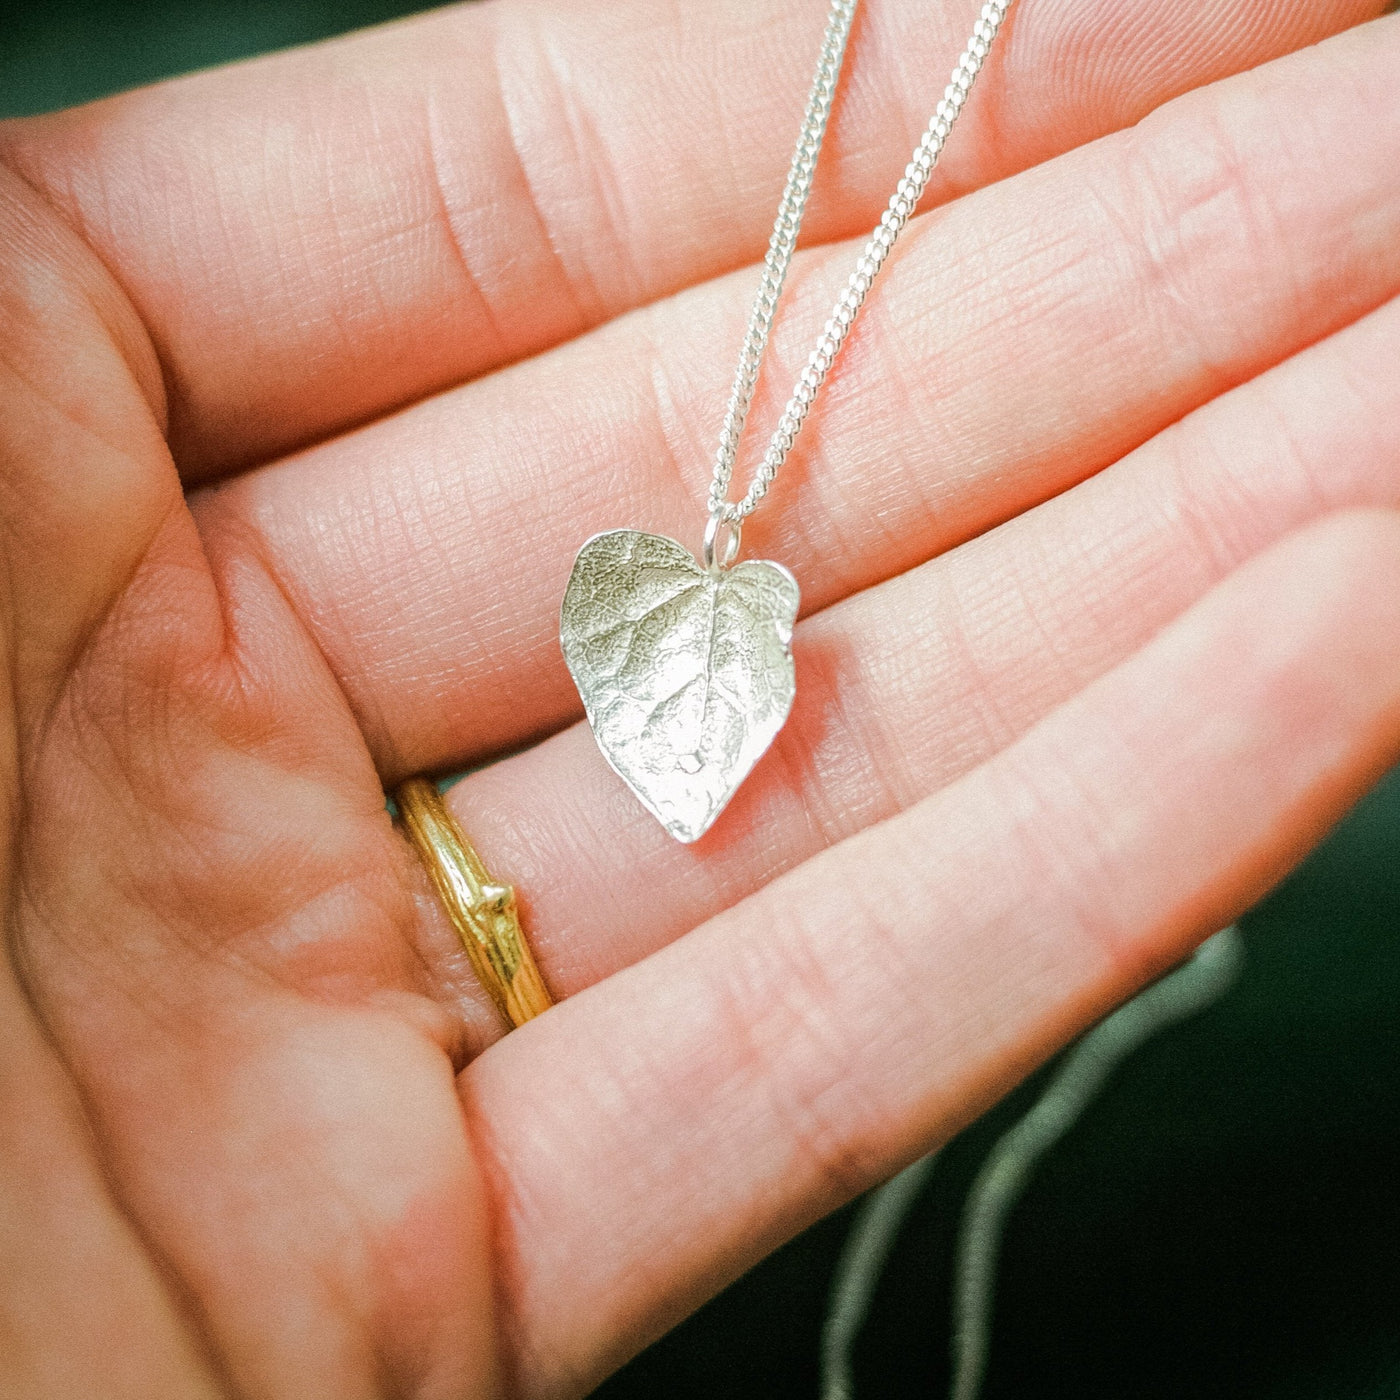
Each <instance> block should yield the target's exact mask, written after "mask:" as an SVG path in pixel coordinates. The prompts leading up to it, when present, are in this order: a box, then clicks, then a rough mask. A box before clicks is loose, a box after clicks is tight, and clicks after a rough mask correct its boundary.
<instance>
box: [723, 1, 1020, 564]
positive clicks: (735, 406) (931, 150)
mask: <svg viewBox="0 0 1400 1400" xmlns="http://www.w3.org/2000/svg"><path fill="white" fill-rule="evenodd" d="M856 4H857V0H832V4H831V14H830V16H829V17H828V19H827V24H826V34H825V36H824V38H823V40H822V50H821V57H820V58H819V60H818V62H817V72H816V76H815V78H814V79H813V80H812V91H811V95H810V96H809V97H808V99H807V111H806V113H805V114H804V116H803V119H802V131H801V133H800V134H799V136H798V138H797V150H796V151H795V152H794V154H793V158H792V166H791V168H790V169H789V171H788V178H787V185H786V186H785V188H784V189H783V197H782V200H781V202H780V203H779V205H778V217H777V220H776V222H775V223H774V225H773V236H772V238H771V239H770V240H769V243H768V255H767V257H765V259H764V261H763V277H762V280H761V281H760V283H759V288H758V296H757V297H756V298H755V300H754V305H753V311H752V312H751V313H750V315H749V325H748V331H747V333H746V334H745V336H744V346H743V349H742V351H741V352H740V355H739V365H738V368H737V369H736V371H735V373H734V387H733V389H732V390H731V391H730V395H729V406H728V408H727V409H726V411H725V415H724V426H723V428H722V429H721V431H720V440H719V450H718V452H717V453H716V455H715V474H714V480H713V481H712V482H711V485H710V500H709V505H710V523H709V526H708V528H707V529H706V531H705V550H704V553H705V562H706V563H707V564H708V565H713V564H714V563H715V555H716V550H715V546H716V540H717V537H718V536H720V535H721V534H723V535H724V536H725V539H724V543H723V545H722V547H721V548H720V549H719V560H718V562H719V564H720V566H721V567H723V566H725V565H727V564H730V563H732V562H733V560H734V558H735V556H736V555H737V554H738V552H739V530H740V527H741V526H742V525H743V523H744V521H745V520H746V519H748V517H749V516H750V515H752V514H753V512H754V510H755V509H756V508H757V506H758V503H759V502H760V501H761V500H762V499H763V498H764V496H766V495H767V494H768V488H769V487H770V486H772V484H773V481H774V479H775V478H776V477H777V475H778V471H779V469H780V468H781V467H782V465H783V462H784V461H785V460H786V458H787V455H788V453H789V452H790V451H791V450H792V444H793V441H794V439H795V438H796V437H797V433H798V430H799V429H800V428H801V427H802V424H803V421H804V420H805V419H806V417H807V414H808V411H809V410H810V409H811V407H812V404H813V402H814V401H815V399H816V397H817V392H818V390H820V388H821V386H822V382H823V381H824V380H825V379H826V376H827V373H828V371H829V370H830V369H831V366H832V362H833V361H834V360H835V359H836V355H837V352H838V351H839V350H840V349H841V346H842V344H843V343H844V341H845V339H846V336H847V335H848V334H849V333H850V329H851V326H852V325H853V324H854V322H855V319H856V315H857V313H858V312H859V311H860V308H861V305H862V304H863V303H864V301H865V298H866V295H867V294H868V293H869V291H870V286H871V283H873V282H874V280H875V277H876V274H877V273H878V272H879V271H880V268H881V266H882V265H883V264H884V261H885V259H886V258H887V257H889V254H890V249H891V248H893V247H894V242H895V239H896V238H898V237H899V235H900V233H901V232H902V230H903V228H904V226H905V224H907V223H908V222H909V219H910V217H911V216H912V215H913V213H914V207H915V205H917V204H918V202H919V199H920V197H921V196H922V194H923V192H924V187H925V186H926V185H927V184H928V181H929V176H930V175H932V174H933V167H934V166H935V165H936V164H937V162H938V157H939V155H940V154H941V153H942V150H943V145H944V143H945V142H946V141H947V139H948V133H949V132H950V131H951V130H952V129H953V123H954V122H955V121H957V119H958V114H959V113H960V112H961V111H962V109H963V104H964V103H965V102H966V101H967V95H968V93H970V92H971V91H972V85H973V83H974V82H975V81H976V79H977V75H978V73H979V72H981V70H982V65H983V63H985V62H986V59H987V54H988V53H989V52H990V51H991V47H992V41H993V40H994V39H995V38H996V36H997V31H998V30H999V29H1000V28H1001V24H1002V21H1003V20H1004V19H1005V18H1006V12H1007V10H1009V9H1010V8H1011V4H1012V0H986V3H985V4H984V5H983V6H982V12H981V14H980V15H979V16H978V19H977V24H976V26H975V27H974V29H973V31H972V38H971V39H970V40H969V41H968V45H967V48H966V49H965V50H964V51H963V55H962V57H961V58H960V59H959V60H958V66H957V67H956V68H955V69H954V70H953V77H952V81H951V82H949V84H948V87H947V88H946V89H945V91H944V93H943V100H942V101H941V102H939V104H938V108H937V110H936V111H935V112H934V114H933V118H932V120H931V121H930V122H929V125H928V129H927V130H926V131H925V132H924V134H923V137H922V138H921V139H920V141H919V144H918V145H917V146H916V147H915V148H914V154H913V157H912V158H911V159H910V162H909V164H908V166H906V167H905V171H904V176H903V178H902V179H901V180H900V182H899V184H898V185H897V186H896V187H895V192H894V194H893V195H892V196H891V197H890V202H889V204H888V206H887V207H886V209H885V212H884V214H883V215H882V216H881V218H880V222H879V225H878V226H877V227H876V229H875V232H874V233H873V234H872V235H871V236H870V241H869V242H868V243H867V244H866V245H865V249H864V251H863V252H862V253H861V255H860V258H859V260H858V261H857V263H856V266H855V271H854V272H852V273H851V276H850V279H849V280H848V281H847V283H846V286H845V289H844V290H843V291H842V293H841V295H840V297H839V298H837V301H836V307H835V310H833V311H832V313H831V317H830V319H829V320H828V321H827V323H826V328H825V329H824V330H823V331H822V336H821V339H820V340H818V341H817V344H816V348H815V349H814V350H813V351H812V353H811V356H810V357H809V358H808V360H807V365H806V368H805V369H804V370H803V371H802V374H801V377H800V378H799V379H798V381H797V384H796V387H795V388H794V389H793V391H792V397H791V398H790V399H789V400H788V404H787V407H786V408H785V409H784V410H783V416H782V417H781V418H780V419H779V420H778V426H777V427H776V428H775V429H774V431H773V437H772V439H771V440H770V442H769V444H768V450H767V451H766V452H765V453H764V454H763V461H762V462H761V463H760V464H759V467H758V470H757V471H756V472H755V473H754V479H753V481H752V482H751V483H750V484H749V489H748V491H747V492H746V493H745V495H744V498H743V499H742V500H740V501H730V500H729V499H727V497H728V494H729V483H730V479H731V477H732V476H733V474H734V458H735V454H736V453H737V451H738V447H739V437H740V434H741V433H742V432H743V429H744V420H745V419H746V418H747V417H748V412H749V405H750V403H751V402H752V401H753V393H754V386H755V385H756V384H757V382H758V368H759V364H760V363H761V362H762V359H763V352H764V349H765V347H766V346H767V344H768V335H769V332H770V331H771V330H772V328H773V317H774V313H775V312H776V311H777V306H778V296H779V293H780V292H781V291H782V288H783V282H784V280H785V279H786V277H787V271H788V266H789V265H790V263H791V262H792V255H793V252H794V250H795V249H796V247H797V233H798V229H799V228H800V227H801V225H802V215H803V212H804V211H805V209H806V207H807V196H808V195H809V194H810V193H811V189H812V178H813V176H814V175H815V173H816V168H817V154H818V152H819V151H820V150H821V144H822V137H823V136H824V135H825V134H826V125H827V119H828V117H829V116H830V115H831V104H832V102H833V100H834V99H835V96H836V83H837V79H838V77H839V76H840V73H841V62H842V59H843V58H844V57H845V52H846V39H847V36H848V35H849V34H850V32H851V23H852V21H853V20H854V19H855V11H856Z"/></svg>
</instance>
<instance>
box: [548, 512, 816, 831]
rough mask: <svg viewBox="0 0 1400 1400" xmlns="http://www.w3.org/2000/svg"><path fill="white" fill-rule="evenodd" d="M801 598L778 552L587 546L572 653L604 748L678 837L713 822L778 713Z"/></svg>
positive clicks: (653, 541) (580, 563)
mask: <svg viewBox="0 0 1400 1400" xmlns="http://www.w3.org/2000/svg"><path fill="white" fill-rule="evenodd" d="M797 601H798V592H797V580H796V579H794V578H793V576H792V575H791V574H790V573H789V572H788V571H787V570H786V569H785V568H783V567H782V565H781V564H773V563H769V562H767V561H765V560H746V561H745V562H744V563H742V564H736V565H734V566H733V568H730V569H725V570H722V571H714V572H712V571H709V570H706V569H702V568H701V567H700V565H699V564H697V563H696V562H695V560H694V559H693V558H692V557H691V556H690V554H689V553H688V552H687V551H686V550H685V549H684V548H683V547H682V546H681V545H679V544H677V543H676V542H675V540H671V539H667V538H666V537H665V536H664V535H648V534H645V533H643V532H642V531H640V530H610V531H609V532H608V533H607V534H604V535H595V536H594V537H593V538H592V539H591V540H589V541H588V543H587V544H585V545H584V546H583V548H582V549H581V550H579V554H578V558H577V559H576V560H575V561H574V570H573V573H572V574H571V575H570V578H569V586H568V589H567V590H566V591H565V594H564V606H563V609H562V611H561V614H560V628H559V632H560V641H561V642H562V644H563V648H564V660H565V661H566V662H567V663H568V666H569V672H570V674H571V675H572V676H573V678H574V684H575V685H577V686H578V692H579V695H580V696H582V698H583V707H584V709H585V710H586V711H587V713H588V722H589V724H591V725H592V726H593V733H594V736H595V737H596V738H597V740H598V747H599V748H600V749H602V751H603V756H604V757H605V758H606V759H607V760H608V762H609V763H610V764H612V766H613V767H614V768H615V769H616V770H617V772H618V773H619V774H620V775H621V777H622V778H623V779H624V781H625V782H626V783H627V785H628V786H629V787H630V788H631V789H632V791H633V792H635V793H636V794H637V796H638V797H639V798H640V799H641V801H642V803H643V804H644V805H645V806H646V807H647V809H648V810H649V811H650V812H652V813H653V814H654V815H655V816H656V818H657V819H658V820H659V821H660V822H661V824H662V826H664V827H665V828H666V830H667V831H669V832H670V833H671V835H672V836H674V837H676V838H677V840H680V841H694V840H695V839H696V837H698V836H700V835H701V834H702V833H703V832H704V831H705V830H706V829H707V828H708V827H709V825H710V823H711V822H713V821H714V819H715V818H716V817H717V816H718V815H719V814H720V812H721V811H722V810H723V809H724V805H725V803H726V802H728V801H729V799H730V798H731V797H732V796H733V795H734V790H735V789H736V788H737V787H738V786H739V784H740V783H741V782H743V780H744V779H745V778H746V777H747V776H748V773H749V770H750V769H751V768H752V767H753V766H754V764H755V763H757V762H758V760H759V757H760V756H761V755H762V753H763V751H764V750H765V749H766V748H767V747H768V745H769V744H771V743H772V742H773V736H774V735H775V734H777V732H778V730H780V729H781V728H782V727H783V721H784V720H786V719H787V717H788V711H789V710H791V709H792V697H793V691H794V676H793V666H792V652H791V650H790V649H789V646H790V643H791V641H792V627H793V623H794V622H795V621H796V618H797Z"/></svg>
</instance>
